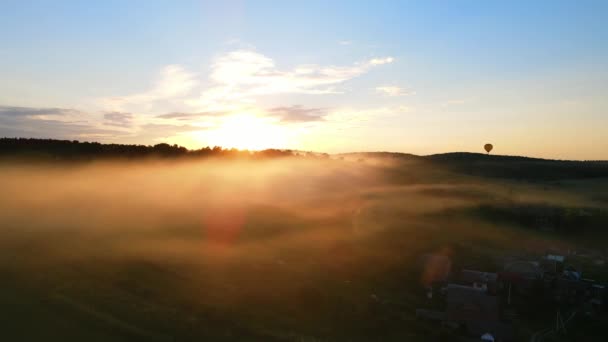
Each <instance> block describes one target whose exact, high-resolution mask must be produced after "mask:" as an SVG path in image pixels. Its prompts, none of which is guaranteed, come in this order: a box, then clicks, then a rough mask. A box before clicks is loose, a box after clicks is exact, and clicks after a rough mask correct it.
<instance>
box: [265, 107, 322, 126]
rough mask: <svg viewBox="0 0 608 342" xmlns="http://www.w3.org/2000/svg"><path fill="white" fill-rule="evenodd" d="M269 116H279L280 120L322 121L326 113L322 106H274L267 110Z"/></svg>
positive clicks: (292, 121) (296, 121) (291, 121)
mask: <svg viewBox="0 0 608 342" xmlns="http://www.w3.org/2000/svg"><path fill="white" fill-rule="evenodd" d="M268 113H269V114H270V116H275V117H277V118H279V120H281V121H282V122H288V123H300V122H311V121H322V120H323V118H324V116H325V115H327V114H328V112H327V110H325V109H323V108H305V107H303V106H288V107H275V108H271V109H269V110H268Z"/></svg>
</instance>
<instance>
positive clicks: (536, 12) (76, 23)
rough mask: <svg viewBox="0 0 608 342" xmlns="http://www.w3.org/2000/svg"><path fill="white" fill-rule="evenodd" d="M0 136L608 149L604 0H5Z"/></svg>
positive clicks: (599, 155)
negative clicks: (100, 0)
mask: <svg viewBox="0 0 608 342" xmlns="http://www.w3.org/2000/svg"><path fill="white" fill-rule="evenodd" d="M0 13H2V14H0V15H1V16H2V18H1V19H2V20H0V42H1V44H0V75H2V77H1V78H0V136H34V137H52V138H66V139H79V140H98V141H103V142H124V143H142V144H154V143H158V142H161V141H168V142H171V143H179V144H184V145H186V146H189V147H200V146H205V145H216V144H220V145H226V146H235V147H240V148H265V147H286V148H298V149H312V150H319V151H328V152H343V151H360V150H366V151H370V150H390V151H403V152H411V153H418V154H428V153H438V152H447V151H456V150H458V151H482V146H483V144H484V143H486V142H492V143H494V145H495V146H496V153H499V154H519V155H533V156H541V157H552V158H576V159H608V139H607V138H606V136H608V111H607V110H608V100H607V99H606V98H608V96H606V94H608V43H606V42H608V3H607V2H605V1H595V2H594V1H576V2H575V1H567V2H566V1H535V2H527V1H521V2H519V1H508V2H498V1H495V2H494V1H492V2H491V1H450V2H445V1H418V2H414V1H411V2H406V1H400V2H397V1H373V2H371V1H368V2H363V1H359V2H357V1H344V2H340V1H331V2H328V1H305V2H295V1H282V2H279V1H222V2H219V1H209V2H204V1H175V2H173V1H104V2H99V3H89V2H84V1H36V2H34V1H15V2H10V1H9V2H6V1H4V2H2V3H1V4H0Z"/></svg>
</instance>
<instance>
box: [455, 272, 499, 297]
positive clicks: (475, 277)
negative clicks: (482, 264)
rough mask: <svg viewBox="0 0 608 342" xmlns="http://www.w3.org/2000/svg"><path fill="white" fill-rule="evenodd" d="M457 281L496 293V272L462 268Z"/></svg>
mask: <svg viewBox="0 0 608 342" xmlns="http://www.w3.org/2000/svg"><path fill="white" fill-rule="evenodd" d="M458 281H459V282H460V283H461V284H463V285H467V286H471V287H474V288H476V289H481V290H484V291H487V292H488V293H490V294H496V291H497V283H498V274H496V273H489V272H481V271H474V270H466V269H465V270H462V271H461V272H460V277H459V279H458Z"/></svg>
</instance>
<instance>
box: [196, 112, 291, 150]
mask: <svg viewBox="0 0 608 342" xmlns="http://www.w3.org/2000/svg"><path fill="white" fill-rule="evenodd" d="M204 136H205V137H204V138H205V140H206V141H207V143H208V144H209V145H212V146H221V147H224V148H237V149H239V150H263V149H268V148H285V146H286V144H287V142H288V141H287V132H286V129H285V128H284V127H281V126H279V125H278V124H276V123H275V122H273V121H271V120H270V119H269V118H261V117H257V116H254V115H249V114H239V115H232V116H229V117H225V118H223V119H222V120H221V122H220V123H219V125H218V126H217V127H216V128H213V129H210V130H208V131H206V132H205V133H204Z"/></svg>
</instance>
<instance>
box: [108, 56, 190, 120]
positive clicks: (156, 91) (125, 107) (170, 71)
mask: <svg viewBox="0 0 608 342" xmlns="http://www.w3.org/2000/svg"><path fill="white" fill-rule="evenodd" d="M197 76H198V75H197V74H195V73H192V72H189V71H187V70H186V69H185V68H183V67H182V66H180V65H168V66H166V67H164V68H163V69H162V70H161V71H160V75H159V77H158V79H157V81H156V82H155V84H154V86H153V87H152V88H151V89H150V90H147V91H145V92H141V93H136V94H131V95H126V96H116V97H110V98H104V99H102V100H101V104H102V106H104V107H105V108H107V109H109V110H112V111H119V112H120V111H131V112H146V111H150V110H153V109H154V108H155V107H157V108H165V107H167V104H170V103H171V102H177V103H178V104H179V102H183V101H184V100H185V99H186V98H187V97H188V96H190V95H192V92H193V91H194V90H195V89H196V88H197V87H198V86H199V84H200V81H199V80H198V78H197Z"/></svg>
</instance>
